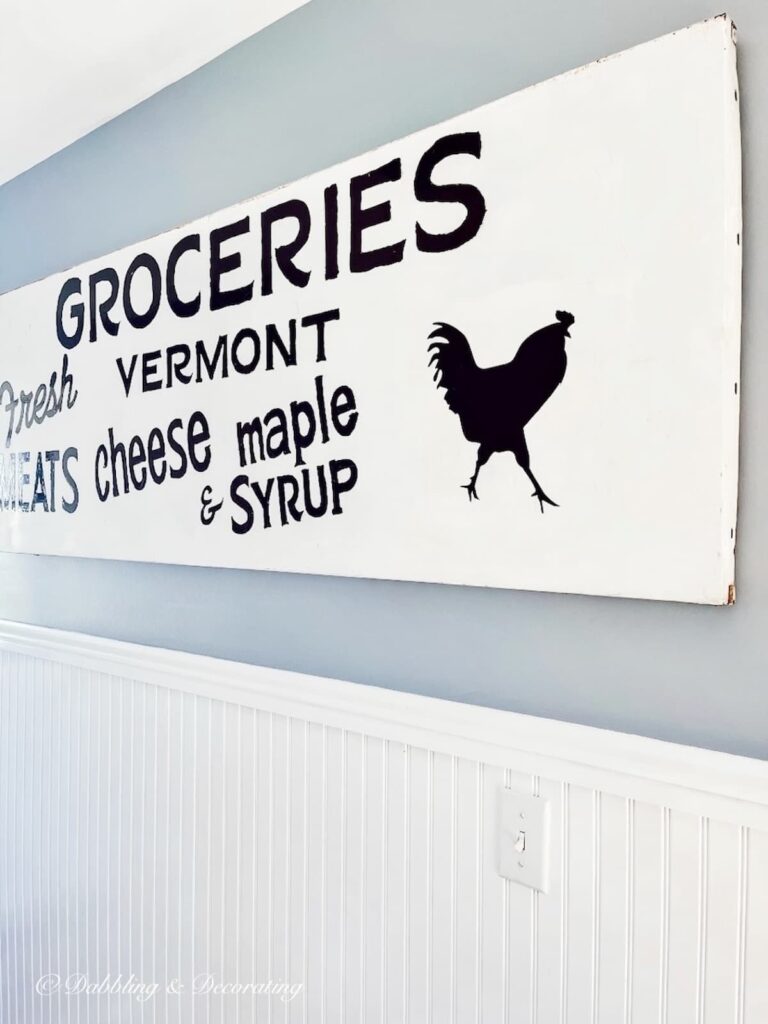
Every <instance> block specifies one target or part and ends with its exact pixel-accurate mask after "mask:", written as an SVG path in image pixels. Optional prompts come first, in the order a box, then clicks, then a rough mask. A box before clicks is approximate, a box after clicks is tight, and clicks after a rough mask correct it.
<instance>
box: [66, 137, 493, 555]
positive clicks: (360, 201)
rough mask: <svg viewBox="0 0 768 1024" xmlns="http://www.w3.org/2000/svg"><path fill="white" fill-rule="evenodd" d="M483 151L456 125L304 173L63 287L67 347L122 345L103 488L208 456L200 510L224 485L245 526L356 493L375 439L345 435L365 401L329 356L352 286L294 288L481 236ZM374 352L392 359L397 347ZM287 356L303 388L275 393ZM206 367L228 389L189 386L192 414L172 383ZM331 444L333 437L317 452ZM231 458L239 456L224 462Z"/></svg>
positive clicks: (152, 484)
mask: <svg viewBox="0 0 768 1024" xmlns="http://www.w3.org/2000/svg"><path fill="white" fill-rule="evenodd" d="M481 151H482V143H481V137H480V133H479V132H477V131H475V132H456V133H451V134H447V135H443V136H442V137H439V138H437V139H436V140H434V141H432V142H431V143H428V144H427V143H425V144H424V145H423V148H420V149H419V151H418V152H417V154H416V155H415V158H414V157H413V156H411V155H409V156H408V157H407V158H403V159H401V158H400V157H395V158H393V159H389V160H386V161H384V162H382V159H381V157H376V156H373V157H371V158H370V159H371V161H372V165H369V166H368V167H367V168H366V169H365V170H362V171H361V172H360V173H355V174H349V175H348V176H347V177H346V178H345V180H344V181H338V180H337V181H329V182H328V183H326V184H325V185H324V187H323V188H321V189H311V190H306V191H303V186H301V185H297V186H295V189H296V190H299V189H302V194H303V198H300V197H299V195H291V194H290V193H289V192H288V190H285V191H282V192H281V193H280V198H279V201H276V200H275V197H274V196H267V197H265V198H263V199H261V200H253V201H252V202H251V203H249V204H247V205H246V206H244V207H243V206H241V207H239V208H238V210H237V214H236V215H232V214H230V215H229V219H228V220H227V221H226V222H225V223H223V224H222V223H221V222H219V223H217V224H216V225H215V226H212V227H208V228H206V229H202V230H201V227H202V225H194V226H191V227H190V228H189V229H186V231H184V230H182V231H178V232H174V233H173V234H170V235H168V236H165V237H163V238H160V239H157V240H156V242H152V243H150V244H149V246H148V248H149V247H150V246H151V248H152V249H153V251H152V252H149V251H139V252H137V251H136V250H135V249H134V250H133V252H132V253H130V254H128V255H127V256H125V257H123V256H122V254H116V255H114V256H113V257H110V258H109V262H108V263H106V262H105V263H103V264H102V265H100V266H98V265H97V267H96V269H93V270H91V269H90V268H89V270H88V272H87V276H86V275H83V276H82V277H81V276H78V271H75V272H73V274H72V276H69V277H68V278H67V279H66V280H65V281H64V283H63V284H62V285H61V287H60V289H59V291H58V297H57V302H56V308H55V328H56V338H57V340H58V343H59V344H60V345H61V347H62V348H63V349H64V350H65V352H66V353H70V352H71V350H74V349H77V350H78V351H77V354H76V355H75V354H74V353H73V354H72V358H73V361H74V360H75V359H77V360H78V370H79V372H80V373H81V374H83V375H85V374H87V370H88V365H89V364H88V360H89V358H90V357H89V352H92V351H94V348H93V347H92V346H93V343H98V349H96V350H95V351H98V352H103V350H104V348H105V346H107V345H108V346H109V349H108V351H109V352H110V355H109V360H110V362H111V361H112V360H114V368H115V371H116V380H115V384H116V385H117V391H116V394H117V395H119V399H118V404H117V405H113V406H110V417H112V416H114V419H113V420H112V425H110V423H109V421H107V423H102V424H98V423H96V424H92V425H90V424H89V426H90V427H91V429H92V435H93V436H94V437H95V453H94V456H93V462H92V467H93V468H92V477H91V480H92V486H94V487H95V492H96V497H97V498H98V501H99V502H100V503H101V506H102V507H105V508H111V507H112V506H113V503H114V502H115V501H116V500H119V499H125V497H126V496H127V495H129V494H132V495H133V498H135V496H136V492H140V491H144V490H145V489H147V490H152V489H153V488H160V487H162V488H165V487H168V486H174V483H173V482H174V481H180V480H182V479H183V478H184V477H187V476H188V477H189V478H194V476H195V475H196V474H198V475H199V476H200V478H201V482H200V487H201V490H197V488H195V492H194V493H195V500H196V502H197V508H196V509H195V513H194V514H195V515H196V516H197V517H199V521H200V522H201V523H202V524H203V525H204V526H208V525H210V524H211V523H212V522H213V520H214V518H215V516H216V514H217V512H218V511H219V509H221V508H222V507H224V505H225V503H226V514H227V515H228V518H229V528H230V530H231V531H232V533H234V534H237V535H242V534H246V533H249V532H250V531H251V530H252V529H253V528H254V527H255V526H259V527H261V528H262V529H265V530H266V529H269V528H271V527H273V526H288V525H290V524H292V523H298V522H301V521H302V520H305V521H306V520H307V519H320V518H322V517H324V516H326V515H329V516H335V515H338V514H340V513H341V512H343V511H345V510H346V504H343V502H345V496H346V495H348V494H349V492H350V491H352V490H353V488H354V487H355V485H356V484H357V481H358V476H359V473H358V461H359V459H360V457H361V456H360V453H359V447H360V445H359V444H356V445H355V446H354V448H353V450H352V453H350V452H347V453H345V452H343V451H341V450H340V446H341V444H343V443H346V442H347V439H349V438H350V436H351V435H352V433H353V432H354V431H355V428H356V426H357V423H358V418H359V415H360V413H359V411H358V407H357V401H356V398H355V393H354V391H353V389H352V387H351V386H350V384H349V383H342V381H343V377H342V380H339V379H337V378H336V375H335V373H334V367H333V366H332V365H331V364H332V358H331V355H332V350H333V348H334V340H335V336H336V333H337V331H338V330H339V328H338V327H337V326H334V322H336V321H342V322H343V321H344V318H343V314H342V310H341V308H340V306H341V305H342V303H341V302H340V301H339V299H340V298H341V297H342V296H343V295H344V294H345V293H344V290H343V287H342V289H341V290H340V289H339V285H338V284H337V285H335V286H333V285H330V284H329V285H328V288H329V290H332V292H333V295H334V301H333V302H329V303H328V305H329V306H331V307H332V308H328V309H325V310H322V307H321V311H320V312H312V313H308V312H307V310H301V309H300V308H299V307H298V303H297V302H296V296H297V295H298V294H300V291H301V289H304V288H306V287H307V285H308V284H309V283H310V279H311V280H312V282H313V285H314V286H315V287H314V288H313V290H312V292H311V294H312V296H313V301H314V302H317V285H319V284H321V283H323V284H325V283H327V282H333V281H335V279H337V278H346V279H347V280H348V281H349V280H354V279H355V278H356V277H357V276H358V275H361V274H368V273H369V272H375V271H376V270H377V268H386V267H391V266H393V265H394V264H397V263H400V262H402V261H403V260H405V259H411V258H414V256H415V254H419V255H420V258H427V259H432V258H433V257H432V256H431V255H428V254H439V253H447V252H450V251H451V250H455V249H458V248H460V247H461V246H463V245H465V244H466V243H468V242H470V241H471V240H472V239H473V238H474V237H475V236H476V235H477V233H478V232H479V230H480V228H481V226H482V224H483V221H484V219H485V216H486V203H485V197H484V195H483V193H482V191H481V190H480V188H478V187H477V185H475V184H471V183H470V182H469V181H468V180H467V178H468V177H470V176H471V173H472V172H473V171H475V170H476V168H477V166H478V165H477V161H479V160H480V157H481ZM337 173H338V172H337ZM393 209H394V210H395V212H394V213H393ZM406 211H408V212H407V215H406ZM224 216H225V217H227V215H226V214H225V215H224ZM308 294H309V293H308ZM261 307H264V309H263V312H264V314H265V315H264V316H262V315H260V314H261V312H262V309H261ZM315 309H317V306H315ZM267 310H268V311H269V315H267ZM290 314H293V315H290ZM235 317H242V318H241V319H239V322H237V323H234V322H233V320H234V319H235ZM269 318H271V320H272V321H274V322H269V323H267V322H266V320H267V319H269ZM174 325H180V326H182V327H183V326H184V325H186V330H188V331H189V333H188V335H187V337H186V338H183V339H173V340H172V343H171V344H164V341H165V338H167V337H168V334H169V333H170V331H171V330H172V329H173V326H174ZM327 335H330V336H331V340H330V341H329V344H328V347H329V350H330V351H328V352H327V351H326V340H327ZM363 337H364V336H363ZM142 338H147V341H146V342H144V343H143V344H140V343H139V342H140V339H142ZM169 340H171V339H169ZM84 342H85V343H87V344H81V343H84ZM361 343H364V342H363V341H362V340H361ZM375 358H378V359H382V360H386V359H387V352H386V351H381V352H377V353H376V354H375ZM307 363H309V364H315V365H313V366H312V369H311V372H310V373H301V372H295V371H293V370H292V368H293V367H297V366H299V365H300V364H307ZM65 366H66V361H65ZM339 370H340V373H344V366H343V363H342V365H341V366H340V367H339ZM277 374H279V375H281V376H282V375H284V374H287V375H288V376H289V379H292V378H294V377H295V378H296V381H297V391H296V392H294V393H293V394H291V393H290V392H289V393H288V394H287V395H286V392H285V389H284V388H283V387H282V386H275V388H274V391H278V390H279V394H280V396H281V397H280V399H279V401H278V402H276V401H275V400H274V398H271V399H270V397H269V391H270V389H271V388H272V381H273V380H274V379H275V375H277ZM244 376H248V377H252V379H253V382H254V387H253V389H252V392H251V395H252V397H251V398H250V399H249V402H252V401H253V399H254V398H256V399H257V401H258V404H257V405H256V406H255V407H254V406H253V405H251V406H250V407H246V408H245V409H238V408H237V407H236V406H235V405H233V401H232V398H230V400H229V401H228V400H227V389H228V388H229V389H230V392H229V393H230V395H231V396H233V397H234V395H236V394H238V393H240V394H242V389H238V388H237V387H233V386H232V385H229V384H228V383H227V380H228V379H232V378H236V377H244ZM257 378H258V380H257ZM299 379H300V381H301V383H300V384H299ZM91 383H92V384H96V382H91ZM197 385H204V386H203V388H202V389H201V392H200V393H201V395H203V394H204V395H205V396H206V400H207V401H209V402H215V403H216V405H215V406H214V407H212V408H211V407H209V408H208V409H206V408H205V407H204V405H203V403H202V401H201V402H200V403H198V402H197V401H196V402H195V403H194V404H192V405H191V409H190V404H188V403H186V402H185V403H183V408H184V409H185V414H184V415H180V414H179V412H180V411H181V410H180V407H179V405H177V403H175V402H174V401H173V400H172V396H176V395H178V394H179V392H180V390H181V389H183V388H187V387H189V388H193V389H194V388H195V387H196V386H197ZM205 385H209V386H207V387H206V386H205ZM299 388H300V391H299ZM274 391H273V394H274ZM85 392H86V388H85V386H83V393H84V394H85ZM151 392H159V394H157V396H156V399H154V398H153V399H148V395H149V393H151ZM148 400H149V401H152V402H153V405H152V408H154V409H156V410H157V412H158V415H157V418H156V419H155V420H154V423H153V424H151V425H146V426H144V427H143V428H142V429H141V430H140V431H136V428H135V426H134V425H132V424H131V418H130V410H131V409H132V408H133V407H134V406H136V405H139V407H144V406H145V403H147V402H148ZM123 403H126V405H125V406H123ZM270 406H271V407H270ZM146 407H147V408H149V405H146ZM230 408H231V412H230ZM191 410H194V411H191ZM222 412H226V413H227V415H228V418H229V421H230V422H229V425H228V426H227V425H226V424H224V423H222V416H221V413H222ZM254 414H255V415H254ZM363 415H365V412H364V410H363ZM359 440H360V439H359V438H356V439H355V441H356V442H357V441H359ZM350 443H351V442H350ZM326 445H328V447H327V448H324V446H326ZM321 451H324V452H325V453H327V454H325V456H324V458H323V457H321V456H318V458H317V459H315V455H316V454H317V453H320V452H321ZM351 454H354V456H355V458H354V460H353V458H352V457H351ZM220 461H221V462H222V463H223V465H225V466H226V465H230V466H231V467H232V468H231V469H229V470H227V471H226V472H222V471H221V469H220V468H219V462H220ZM63 462H64V466H63V468H64V471H65V474H66V472H67V470H68V460H66V458H65V459H64V460H63ZM273 467H274V468H273ZM209 471H211V472H210V473H209ZM197 495H199V499H198V498H197ZM133 498H132V499H129V500H133ZM305 517H306V518H305ZM223 518H224V516H222V519H223Z"/></svg>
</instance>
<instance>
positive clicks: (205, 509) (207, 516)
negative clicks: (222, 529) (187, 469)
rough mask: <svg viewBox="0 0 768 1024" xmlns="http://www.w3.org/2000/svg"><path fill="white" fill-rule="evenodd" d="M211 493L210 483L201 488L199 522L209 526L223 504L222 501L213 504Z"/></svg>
mask: <svg viewBox="0 0 768 1024" xmlns="http://www.w3.org/2000/svg"><path fill="white" fill-rule="evenodd" d="M212 493H213V492H212V491H211V488H210V485H209V484H206V485H205V487H204V488H203V493H202V494H201V495H200V504H201V508H200V522H201V523H202V524H203V526H210V524H211V523H212V522H213V520H214V519H215V518H216V513H217V512H218V511H219V509H220V508H221V506H222V505H223V504H224V502H223V501H220V502H218V504H216V505H214V503H213V498H212V497H211V494H212Z"/></svg>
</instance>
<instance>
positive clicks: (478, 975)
mask: <svg viewBox="0 0 768 1024" xmlns="http://www.w3.org/2000/svg"><path fill="white" fill-rule="evenodd" d="M484 770H485V765H484V764H483V763H482V762H478V764H477V768H476V771H477V784H476V790H475V802H476V806H477V832H476V839H475V858H476V863H477V871H476V874H475V929H476V943H475V1024H481V1021H482V1019H483V899H482V894H483V838H484V836H485V808H484V806H483V782H484V779H483V773H484Z"/></svg>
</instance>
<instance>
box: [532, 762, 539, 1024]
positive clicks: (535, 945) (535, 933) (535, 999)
mask: <svg viewBox="0 0 768 1024" xmlns="http://www.w3.org/2000/svg"><path fill="white" fill-rule="evenodd" d="M531 792H532V793H533V795H534V796H541V779H540V778H539V776H538V775H534V776H533V780H532V787H531ZM540 900H541V893H540V892H536V891H533V892H531V994H530V995H531V1024H538V1022H539V903H540Z"/></svg>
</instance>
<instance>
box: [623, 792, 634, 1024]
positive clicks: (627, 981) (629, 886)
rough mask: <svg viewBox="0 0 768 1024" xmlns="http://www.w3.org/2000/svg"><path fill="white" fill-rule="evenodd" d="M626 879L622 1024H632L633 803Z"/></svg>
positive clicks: (628, 814) (629, 814)
mask: <svg viewBox="0 0 768 1024" xmlns="http://www.w3.org/2000/svg"><path fill="white" fill-rule="evenodd" d="M626 847H627V877H626V886H625V904H624V917H625V922H626V932H625V943H624V1024H632V965H633V962H634V949H633V947H634V936H635V919H634V915H635V801H634V800H627V804H626Z"/></svg>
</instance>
